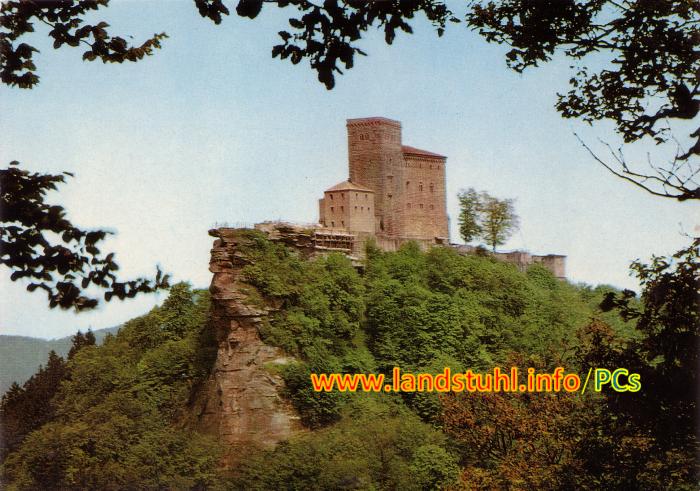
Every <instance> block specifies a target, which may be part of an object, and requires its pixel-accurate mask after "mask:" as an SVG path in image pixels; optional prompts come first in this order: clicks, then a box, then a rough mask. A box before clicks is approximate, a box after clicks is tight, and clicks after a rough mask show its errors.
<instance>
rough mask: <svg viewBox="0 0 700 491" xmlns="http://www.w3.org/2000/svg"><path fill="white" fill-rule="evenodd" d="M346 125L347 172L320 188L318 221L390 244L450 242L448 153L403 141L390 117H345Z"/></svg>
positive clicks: (386, 244) (333, 228)
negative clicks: (347, 176)
mask: <svg viewBox="0 0 700 491" xmlns="http://www.w3.org/2000/svg"><path fill="white" fill-rule="evenodd" d="M347 130H348V156H349V170H350V178H349V179H348V180H347V181H343V182H341V183H339V184H336V185H335V186H333V187H331V188H329V189H327V190H326V191H325V192H324V193H323V198H321V199H320V200H319V218H320V220H319V222H320V223H321V225H322V226H323V227H324V228H326V229H329V230H338V231H346V232H349V233H351V234H354V235H356V236H357V237H358V238H360V239H361V240H359V241H358V242H364V240H362V239H364V238H365V237H367V236H373V237H374V238H375V240H376V241H377V243H378V245H379V246H380V247H381V248H383V249H390V250H391V249H395V248H396V247H397V246H398V245H400V244H401V243H403V242H405V241H407V240H415V241H417V242H420V243H423V244H425V245H428V244H447V243H449V231H448V225H447V205H446V198H445V161H446V157H444V156H442V155H438V154H436V153H433V152H428V151H426V150H419V149H417V148H413V147H409V146H405V145H403V144H402V140H401V123H399V122H398V121H393V120H391V119H386V118H362V119H349V120H348V121H347Z"/></svg>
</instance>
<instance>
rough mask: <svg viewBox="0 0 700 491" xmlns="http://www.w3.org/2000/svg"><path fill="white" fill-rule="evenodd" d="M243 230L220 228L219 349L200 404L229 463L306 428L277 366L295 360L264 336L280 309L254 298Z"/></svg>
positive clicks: (216, 264)
mask: <svg viewBox="0 0 700 491" xmlns="http://www.w3.org/2000/svg"><path fill="white" fill-rule="evenodd" d="M247 232H249V231H246V230H244V229H231V228H220V229H216V230H212V231H210V235H212V236H214V237H216V240H215V242H214V247H213V249H212V251H211V262H210V271H211V272H212V273H213V278H212V282H211V287H210V292H211V296H212V318H211V323H212V328H213V329H215V332H216V339H217V343H218V352H217V357H216V362H215V365H214V369H213V371H212V375H211V376H210V379H209V380H208V382H207V385H206V387H205V388H204V391H202V393H201V396H200V397H199V398H198V402H197V403H196V405H197V408H196V412H197V416H198V426H199V429H200V430H201V431H204V432H207V433H211V434H214V435H216V436H217V437H218V438H219V441H221V442H222V443H223V444H224V445H225V446H226V448H227V452H226V456H225V459H224V463H225V464H226V465H228V466H232V465H233V464H235V462H236V460H237V457H238V456H240V455H241V453H242V452H249V451H250V450H251V449H252V448H255V447H263V448H271V447H273V446H274V445H275V444H277V443H279V442H280V441H282V440H286V439H288V438H289V437H290V436H292V435H294V434H296V433H299V432H301V431H303V429H302V426H301V423H300V420H299V417H298V415H297V414H296V412H295V410H294V408H293V407H292V406H291V404H290V403H289V402H288V401H287V400H286V399H285V398H284V397H283V396H282V395H281V392H282V390H283V388H284V382H283V380H282V378H281V377H280V376H279V375H277V374H276V373H275V370H274V365H275V364H285V363H287V362H289V361H290V360H289V359H288V358H286V357H285V355H284V353H283V352H282V350H280V349H279V348H276V347H273V346H269V345H267V344H265V343H263V341H262V340H261V338H260V334H259V328H260V326H261V325H262V323H263V322H265V320H266V317H267V316H268V315H269V314H270V313H271V312H272V311H274V310H275V307H274V305H272V306H271V305H261V302H260V301H257V302H253V301H252V300H251V298H250V295H251V287H250V286H249V285H246V284H245V282H244V281H243V278H242V277H241V270H242V269H243V267H244V266H246V265H247V264H251V259H250V258H249V257H247V256H246V254H245V253H244V252H243V250H244V249H245V247H241V246H245V245H247V244H248V243H249V241H250V238H249V237H250V236H249V234H247Z"/></svg>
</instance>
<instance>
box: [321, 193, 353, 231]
mask: <svg viewBox="0 0 700 491" xmlns="http://www.w3.org/2000/svg"><path fill="white" fill-rule="evenodd" d="M347 194H348V192H347V191H333V192H328V191H327V192H325V193H324V197H323V207H324V211H323V219H324V222H322V223H324V224H325V226H326V227H328V228H337V229H347V227H348V225H349V224H350V203H349V201H350V200H349V197H348V196H347Z"/></svg>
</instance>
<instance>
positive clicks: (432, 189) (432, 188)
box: [430, 182, 435, 193]
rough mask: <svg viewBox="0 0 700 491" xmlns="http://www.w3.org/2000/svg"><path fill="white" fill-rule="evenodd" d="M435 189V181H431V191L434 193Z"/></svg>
mask: <svg viewBox="0 0 700 491" xmlns="http://www.w3.org/2000/svg"><path fill="white" fill-rule="evenodd" d="M434 191H435V186H434V185H433V183H432V182H431V183H430V192H431V193H432V192H434Z"/></svg>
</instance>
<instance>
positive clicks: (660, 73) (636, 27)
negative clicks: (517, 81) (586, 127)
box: [466, 0, 700, 201]
mask: <svg viewBox="0 0 700 491" xmlns="http://www.w3.org/2000/svg"><path fill="white" fill-rule="evenodd" d="M466 20H467V24H468V25H469V27H470V28H472V29H474V30H476V31H477V32H479V33H480V34H481V35H482V36H484V37H485V38H486V40H487V41H489V42H495V43H499V44H502V43H505V44H508V45H510V46H511V47H512V49H511V50H510V51H509V52H508V53H507V54H506V60H507V63H508V66H509V67H510V68H512V69H513V70H515V71H517V72H522V71H523V70H525V69H526V68H528V67H536V66H539V65H540V64H542V63H544V62H547V61H550V60H551V59H552V58H553V57H554V56H555V55H556V54H557V53H562V54H563V55H564V56H566V57H567V58H570V59H571V60H572V61H574V62H575V66H572V67H571V68H572V69H575V72H574V74H573V75H572V77H571V79H570V85H571V88H570V90H569V91H568V92H567V93H565V94H558V102H557V104H556V108H557V110H558V111H559V112H560V114H561V115H562V117H564V118H581V119H583V120H584V121H586V122H588V123H593V122H595V121H601V120H611V121H612V122H614V123H615V125H616V129H617V132H618V133H619V134H620V135H621V136H622V139H623V141H624V142H625V143H632V142H636V141H639V140H642V139H643V138H647V139H651V140H652V141H654V142H655V143H657V144H660V143H665V142H669V141H670V142H674V141H675V142H677V132H676V136H675V137H674V132H673V131H672V127H671V123H672V122H673V121H677V122H680V123H681V124H679V125H678V126H680V128H679V131H687V135H688V137H687V138H686V139H685V142H686V143H685V144H686V148H685V149H683V148H681V146H682V145H681V144H680V143H677V148H676V149H674V150H673V151H672V152H671V154H670V158H668V159H667V160H668V163H667V164H663V165H659V164H653V163H652V162H649V163H648V164H642V165H647V166H648V167H649V170H647V171H644V170H640V169H639V167H640V166H639V165H637V166H633V165H631V164H629V163H627V162H626V161H625V159H624V156H623V155H622V152H621V151H618V152H612V154H613V157H614V161H613V162H612V163H606V162H605V161H603V159H601V158H599V157H597V156H596V155H595V154H593V152H591V154H593V156H594V157H595V158H596V160H598V162H600V163H601V164H603V165H604V166H605V167H606V168H607V169H608V170H610V171H611V172H613V173H614V174H616V175H617V176H619V177H622V178H623V179H625V180H627V181H630V182H632V183H634V184H635V185H637V186H639V187H641V188H643V189H645V190H646V191H648V192H650V193H652V194H654V195H657V196H664V197H669V198H675V199H677V200H680V201H682V200H687V199H700V188H699V187H698V182H697V180H696V179H695V177H696V176H697V175H698V173H699V172H700V160H699V159H698V157H700V127H698V111H699V110H700V83H698V78H697V74H698V73H699V72H698V71H699V70H700V50H698V34H697V29H698V26H699V25H700V4H699V3H698V2H694V1H691V0H656V1H644V2H640V1H632V0H622V1H616V0H579V1H574V0H566V1H560V0H548V1H528V0H505V1H499V2H494V1H488V0H478V1H476V2H474V3H473V5H472V9H471V11H470V12H469V13H468V14H467V17H466ZM586 59H588V60H589V63H587V64H586V63H584V61H585V60H586ZM601 60H603V61H602V62H601ZM688 123H690V124H688ZM584 146H585V144H584ZM585 147H586V149H588V150H589V151H590V149H589V147H588V146H585Z"/></svg>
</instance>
